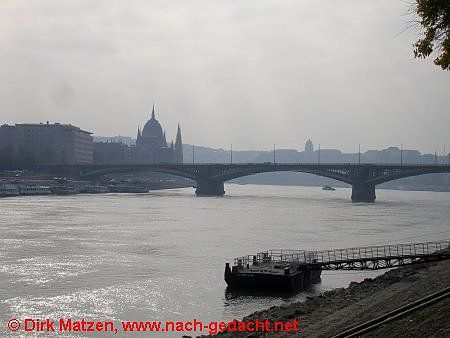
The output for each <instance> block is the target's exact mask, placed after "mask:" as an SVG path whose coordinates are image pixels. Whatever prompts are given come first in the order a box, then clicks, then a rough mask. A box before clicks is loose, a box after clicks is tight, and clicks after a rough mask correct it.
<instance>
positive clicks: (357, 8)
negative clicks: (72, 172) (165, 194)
mask: <svg viewBox="0 0 450 338" xmlns="http://www.w3.org/2000/svg"><path fill="white" fill-rule="evenodd" d="M409 6H410V5H409V4H408V3H407V2H404V1H388V0H383V1H377V2H375V3H373V2H361V1H356V0H349V1H340V2H335V1H331V0H328V1H326V0H320V1H287V0H286V1H275V0H259V1H245V2H242V1H227V2H221V1H194V0H189V1H181V0H175V1H170V2H167V1H148V2H140V1H128V2H126V3H125V2H122V1H95V2H92V1H64V2H58V1H50V0H43V1H39V2H35V1H21V2H17V1H2V2H1V3H0V83H1V90H0V100H1V102H2V108H1V110H0V116H1V123H24V122H33V123H37V122H45V121H47V120H49V121H50V122H61V123H72V124H74V125H77V126H80V127H81V128H83V129H86V130H89V131H92V132H94V134H95V135H99V136H114V135H118V134H120V135H125V136H131V137H136V131H137V127H138V126H141V127H142V126H143V125H144V123H145V122H146V121H147V120H148V118H149V117H150V112H151V107H152V103H153V100H155V104H156V111H157V118H158V120H159V121H160V122H161V124H162V125H163V128H166V131H167V136H168V137H167V138H168V140H169V141H170V140H171V139H174V136H175V132H176V125H177V123H178V122H180V124H181V127H182V131H183V140H184V142H185V143H194V144H198V145H202V146H208V147H215V148H229V146H230V144H231V143H233V148H235V149H242V150H244V149H258V150H259V149H271V148H272V147H273V144H274V143H275V144H276V145H277V147H279V148H294V149H301V148H302V147H303V145H304V142H305V140H306V138H308V137H311V139H312V140H313V141H314V143H315V146H317V145H318V144H319V143H320V144H321V145H322V147H324V148H339V149H342V150H343V151H347V152H357V149H358V143H361V147H362V148H361V149H362V151H365V150H368V149H381V148H385V147H387V146H391V145H395V146H399V147H400V144H401V143H403V144H404V147H405V149H406V148H408V149H418V150H419V151H421V152H423V153H434V151H435V150H437V151H438V152H439V153H440V154H441V153H442V151H443V149H442V148H443V145H446V147H447V151H448V150H450V133H449V129H448V126H449V125H450V114H449V110H450V109H449V107H450V95H449V88H450V82H449V77H448V72H445V71H442V70H441V69H440V68H438V67H436V66H434V65H433V64H432V60H431V59H430V60H417V59H414V58H413V56H412V44H413V43H414V42H415V41H416V40H417V38H418V36H419V31H417V30H414V29H412V30H406V31H404V32H402V31H403V30H404V29H405V27H406V26H407V24H408V22H409V21H411V20H412V19H413V16H411V15H406V12H407V11H408V8H409Z"/></svg>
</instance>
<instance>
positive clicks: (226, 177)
mask: <svg viewBox="0 0 450 338" xmlns="http://www.w3.org/2000/svg"><path fill="white" fill-rule="evenodd" d="M273 172H294V173H304V174H311V175H316V176H321V177H327V178H331V179H334V180H336V181H341V182H344V183H347V184H350V185H351V184H352V183H353V181H352V179H351V178H350V177H347V176H344V175H341V174H338V173H334V172H329V171H323V170H317V169H306V168H305V169H292V168H267V169H256V168H253V169H249V170H244V171H240V172H233V173H227V174H222V175H215V176H213V177H211V179H213V180H220V181H223V182H226V181H230V180H233V179H235V178H240V177H245V176H252V175H257V174H263V173H273Z"/></svg>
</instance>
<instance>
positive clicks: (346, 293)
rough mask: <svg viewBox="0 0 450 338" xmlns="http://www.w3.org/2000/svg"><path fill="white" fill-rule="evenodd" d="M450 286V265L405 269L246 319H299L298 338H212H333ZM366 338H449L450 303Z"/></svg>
mask: <svg viewBox="0 0 450 338" xmlns="http://www.w3.org/2000/svg"><path fill="white" fill-rule="evenodd" d="M449 286H450V260H446V261H442V262H437V263H426V264H419V265H413V266H405V267H401V268H397V269H393V270H391V271H388V272H386V273H385V274H383V275H380V276H378V277H376V278H374V279H370V278H368V279H365V280H364V281H362V282H360V283H351V284H350V286H349V287H348V288H345V289H344V288H339V289H335V290H332V291H328V292H325V293H323V294H321V295H319V296H317V297H309V298H308V299H307V300H306V301H304V302H297V303H292V304H287V305H282V306H276V307H271V308H270V309H266V310H263V311H258V312H255V313H253V314H251V315H249V316H247V317H245V318H244V319H243V320H244V321H249V320H254V319H256V318H259V320H265V319H269V320H270V321H271V322H274V321H292V320H294V319H296V320H298V322H299V323H300V325H299V328H300V332H297V333H295V334H293V333H289V334H288V333H284V334H274V333H272V334H267V333H266V334H264V333H249V332H247V333H236V332H233V333H230V332H222V333H220V334H218V335H216V336H208V337H236V338H238V337H246V338H251V337H296V336H298V337H331V336H333V335H335V334H338V333H340V332H342V331H344V330H345V329H347V328H350V327H353V326H355V325H358V324H361V323H364V322H366V321H368V320H371V319H373V318H376V317H377V316H380V315H382V314H384V313H386V312H388V311H391V310H394V309H396V308H398V307H400V306H402V305H405V304H407V303H410V302H412V301H414V300H417V299H420V298H422V297H424V296H427V295H429V294H432V293H434V292H437V291H439V290H441V289H443V288H445V287H449ZM365 337H450V298H446V299H444V300H443V301H440V302H438V303H436V304H434V305H432V306H430V307H427V308H425V309H424V310H419V311H416V312H414V313H411V314H410V315H408V316H406V317H403V318H401V319H398V320H395V321H393V322H390V323H388V324H385V325H384V326H381V327H380V328H378V329H377V330H376V331H373V332H371V333H370V334H367V335H366V336H365Z"/></svg>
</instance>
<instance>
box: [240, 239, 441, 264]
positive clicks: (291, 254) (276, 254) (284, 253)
mask: <svg viewBox="0 0 450 338" xmlns="http://www.w3.org/2000/svg"><path fill="white" fill-rule="evenodd" d="M443 250H450V240H447V241H439V242H424V243H412V244H395V245H380V246H367V247H355V248H345V249H333V250H323V251H306V250H269V251H263V252H259V253H257V254H256V255H247V256H242V257H238V258H235V259H234V264H235V265H237V266H242V267H246V266H251V265H255V266H256V265H261V264H266V265H267V264H275V265H276V264H279V265H287V264H289V263H291V262H295V263H297V264H315V263H330V262H348V261H358V260H370V259H383V258H402V257H404V258H407V257H420V256H427V255H432V254H436V253H437V252H439V251H443Z"/></svg>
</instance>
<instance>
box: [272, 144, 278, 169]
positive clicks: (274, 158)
mask: <svg viewBox="0 0 450 338" xmlns="http://www.w3.org/2000/svg"><path fill="white" fill-rule="evenodd" d="M275 163H277V162H276V157H275V143H274V144H273V164H275Z"/></svg>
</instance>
